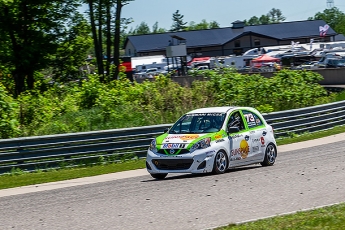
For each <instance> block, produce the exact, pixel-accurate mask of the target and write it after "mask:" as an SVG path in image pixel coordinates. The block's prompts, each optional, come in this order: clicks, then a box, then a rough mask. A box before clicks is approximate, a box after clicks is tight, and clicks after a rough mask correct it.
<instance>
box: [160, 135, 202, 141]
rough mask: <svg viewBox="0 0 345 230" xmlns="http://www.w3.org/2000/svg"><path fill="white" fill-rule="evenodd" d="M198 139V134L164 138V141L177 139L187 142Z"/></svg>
mask: <svg viewBox="0 0 345 230" xmlns="http://www.w3.org/2000/svg"><path fill="white" fill-rule="evenodd" d="M198 137H199V135H198V134H186V135H174V136H170V137H166V138H165V140H169V139H177V138H179V139H181V140H183V141H187V140H194V139H197V138H198Z"/></svg>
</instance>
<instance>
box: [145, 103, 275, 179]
mask: <svg viewBox="0 0 345 230" xmlns="http://www.w3.org/2000/svg"><path fill="white" fill-rule="evenodd" d="M276 157H277V144H276V141H275V138H274V133H273V128H272V126H270V125H268V124H267V122H266V121H265V119H264V117H263V116H262V115H261V114H260V112H259V111H258V110H256V109H255V108H251V107H210V108H202V109H196V110H193V111H190V112H188V113H186V114H185V115H183V116H182V117H181V118H180V119H179V120H178V121H177V122H176V123H175V124H174V125H173V126H172V127H171V128H170V129H169V130H168V131H167V132H166V133H164V134H162V135H160V136H158V137H157V138H155V139H154V140H153V141H152V142H151V145H150V147H149V149H148V151H147V158H146V168H147V170H148V172H149V173H150V174H151V176H152V177H153V178H156V179H164V178H165V177H166V176H167V175H168V173H209V172H213V173H216V174H219V173H224V172H225V171H226V170H227V169H228V168H233V167H238V166H243V165H249V164H255V163H261V165H263V166H270V165H273V164H274V162H275V160H276Z"/></svg>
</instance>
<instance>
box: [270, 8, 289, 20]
mask: <svg viewBox="0 0 345 230" xmlns="http://www.w3.org/2000/svg"><path fill="white" fill-rule="evenodd" d="M267 16H268V17H269V19H270V20H269V21H270V23H279V22H282V21H285V19H286V18H285V17H284V16H283V13H282V11H281V10H280V9H276V8H272V9H271V10H270V11H269V12H268V14H267Z"/></svg>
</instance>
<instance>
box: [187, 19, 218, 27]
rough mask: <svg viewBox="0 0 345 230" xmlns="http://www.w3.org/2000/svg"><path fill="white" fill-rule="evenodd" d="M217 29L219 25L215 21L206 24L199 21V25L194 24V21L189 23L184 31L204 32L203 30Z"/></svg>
mask: <svg viewBox="0 0 345 230" xmlns="http://www.w3.org/2000/svg"><path fill="white" fill-rule="evenodd" d="M215 28H219V23H218V22H216V21H211V22H210V23H208V22H207V21H206V20H205V19H203V20H201V22H200V23H197V24H196V23H195V22H194V21H191V22H189V24H188V26H187V27H186V28H185V30H205V29H215Z"/></svg>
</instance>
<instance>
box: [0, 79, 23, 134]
mask: <svg viewBox="0 0 345 230" xmlns="http://www.w3.org/2000/svg"><path fill="white" fill-rule="evenodd" d="M17 114H18V104H17V103H16V101H15V100H14V99H13V98H12V97H11V96H10V95H8V94H7V92H6V90H5V87H4V86H3V85H2V84H1V83H0V139H3V138H11V137H15V136H17V135H18V134H19V132H20V130H19V122H18V120H17Z"/></svg>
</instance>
